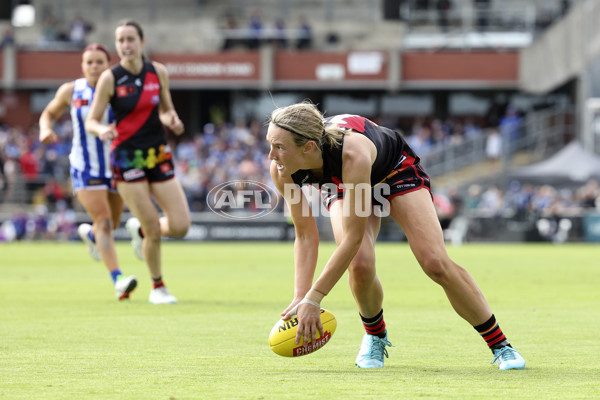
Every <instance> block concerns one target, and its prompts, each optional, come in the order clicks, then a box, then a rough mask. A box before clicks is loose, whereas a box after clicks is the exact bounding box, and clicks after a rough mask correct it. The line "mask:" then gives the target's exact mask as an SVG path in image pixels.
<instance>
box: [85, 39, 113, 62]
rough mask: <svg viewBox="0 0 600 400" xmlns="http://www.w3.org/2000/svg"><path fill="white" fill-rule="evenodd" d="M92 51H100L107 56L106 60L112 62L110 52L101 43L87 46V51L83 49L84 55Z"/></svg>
mask: <svg viewBox="0 0 600 400" xmlns="http://www.w3.org/2000/svg"><path fill="white" fill-rule="evenodd" d="M90 50H100V51H101V52H103V53H104V54H106V58H107V59H108V61H110V54H109V53H108V50H106V47H104V46H102V45H101V44H100V43H90V44H88V45H87V46H85V49H83V53H85V52H86V51H90Z"/></svg>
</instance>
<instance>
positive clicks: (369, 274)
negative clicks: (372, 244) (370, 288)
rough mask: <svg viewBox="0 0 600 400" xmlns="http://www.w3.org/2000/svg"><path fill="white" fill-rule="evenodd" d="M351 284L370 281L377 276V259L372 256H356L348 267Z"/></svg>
mask: <svg viewBox="0 0 600 400" xmlns="http://www.w3.org/2000/svg"><path fill="white" fill-rule="evenodd" d="M348 271H349V272H348V278H349V279H350V284H351V285H361V284H364V283H369V282H371V280H373V278H374V277H375V261H374V260H373V259H372V258H370V257H360V256H359V255H357V256H356V257H354V259H353V260H352V262H351V263H350V266H349V267H348Z"/></svg>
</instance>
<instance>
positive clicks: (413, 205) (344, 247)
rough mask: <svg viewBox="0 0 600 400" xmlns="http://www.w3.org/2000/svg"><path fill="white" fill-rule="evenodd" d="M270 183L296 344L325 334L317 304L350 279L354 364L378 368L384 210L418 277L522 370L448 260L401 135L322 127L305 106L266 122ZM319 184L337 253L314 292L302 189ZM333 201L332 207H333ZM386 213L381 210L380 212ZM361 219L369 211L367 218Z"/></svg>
mask: <svg viewBox="0 0 600 400" xmlns="http://www.w3.org/2000/svg"><path fill="white" fill-rule="evenodd" d="M267 141H268V142H269V144H270V146H271V151H270V153H269V158H270V159H271V160H272V162H271V178H272V179H273V182H274V183H275V186H277V188H278V190H279V191H280V193H281V194H282V195H283V197H284V198H285V200H286V203H287V205H288V207H289V209H290V214H291V217H292V220H293V222H294V227H295V232H296V240H295V243H294V264H295V271H296V272H295V292H294V299H293V300H292V302H291V303H290V305H289V306H288V307H287V308H286V309H285V310H284V311H283V312H282V314H281V315H282V316H283V317H284V319H289V318H290V317H291V316H292V315H294V314H297V315H298V318H299V323H298V334H297V337H296V342H297V343H298V342H299V340H300V337H301V336H302V335H304V337H305V338H308V340H309V341H310V340H312V341H314V340H315V339H316V335H317V331H319V332H320V333H321V334H323V332H322V330H323V327H322V325H321V322H320V318H319V308H320V303H321V301H322V299H323V297H324V296H326V295H327V294H328V293H329V292H330V291H331V289H332V288H333V287H334V286H335V284H336V283H337V281H338V280H339V279H340V278H341V277H342V275H343V274H344V272H345V271H346V269H348V273H349V282H350V289H351V291H352V294H353V295H354V298H355V300H356V303H357V305H358V309H359V312H360V316H361V319H362V322H363V325H364V328H365V331H366V333H365V335H364V337H363V340H362V343H361V348H360V350H359V354H358V356H357V358H356V365H357V366H358V367H361V368H381V367H383V362H384V357H387V355H388V352H387V349H386V346H391V343H390V342H389V341H388V336H387V330H386V328H385V322H384V319H383V308H382V305H383V289H382V286H381V283H380V281H379V279H378V277H377V274H376V272H375V241H376V239H377V235H378V233H379V228H380V224H381V215H383V214H382V212H384V211H385V210H388V211H389V215H390V216H391V217H392V218H393V219H394V221H396V223H397V224H398V225H399V226H400V227H401V228H402V230H403V231H404V233H405V234H406V237H407V239H408V242H409V244H410V248H411V250H412V252H413V254H414V255H415V257H416V258H417V261H418V262H419V264H420V265H421V267H422V268H423V271H425V273H426V274H427V275H428V276H429V277H430V278H431V279H432V280H433V281H434V282H436V283H438V284H439V285H440V286H442V288H443V289H444V291H445V292H446V295H447V297H448V299H449V300H450V304H451V305H452V307H454V310H455V311H456V312H457V313H458V314H459V315H460V316H461V317H462V318H464V319H465V320H466V321H467V322H469V323H470V324H471V325H472V326H473V327H474V328H475V329H476V330H477V332H479V334H480V335H481V336H482V337H483V339H484V340H485V341H486V343H487V345H488V347H489V348H490V349H491V351H492V352H493V354H494V359H493V362H496V361H498V366H499V368H500V369H523V368H525V360H524V359H523V357H522V356H521V355H520V354H519V352H517V351H516V350H515V349H513V348H512V346H511V345H510V343H509V342H508V340H507V338H506V336H505V335H504V334H503V332H502V330H501V329H500V326H499V325H498V323H497V322H496V319H495V317H494V315H493V314H492V311H491V310H490V307H489V306H488V303H487V301H486V300H485V298H484V296H483V294H482V293H481V291H480V290H479V287H478V286H477V284H476V283H475V281H474V280H473V278H472V277H471V275H470V274H469V273H468V272H467V271H466V270H465V269H464V268H462V267H461V266H459V265H458V264H456V263H455V262H454V261H452V260H451V259H450V258H449V256H448V253H447V252H446V248H445V244H444V237H443V233H442V229H441V226H440V223H439V220H438V218H437V215H436V212H435V208H434V206H433V202H432V197H431V192H430V183H429V177H428V176H427V174H426V173H425V172H424V171H423V170H422V169H421V167H420V165H419V163H420V160H419V157H418V156H417V155H416V154H415V153H414V152H413V150H412V149H411V148H410V147H409V146H408V144H407V143H406V142H405V141H404V139H403V138H402V137H401V136H400V134H398V133H396V132H394V131H392V130H390V129H388V128H385V127H381V126H378V125H376V124H375V123H373V122H371V121H369V120H368V119H366V118H363V117H361V116H357V115H349V114H344V115H337V116H334V117H332V118H328V119H324V118H323V115H322V114H321V113H320V112H319V110H318V109H317V108H316V107H315V106H314V105H313V104H310V103H307V102H304V103H299V104H294V105H291V106H288V107H283V108H279V109H276V110H275V111H273V113H272V114H271V120H270V124H269V129H268V132H267ZM306 184H312V185H318V186H319V188H320V189H321V193H322V195H323V198H324V201H325V203H326V205H327V206H328V207H329V211H330V216H331V224H332V226H333V232H334V235H335V239H336V242H337V248H336V250H335V251H334V252H333V254H332V255H331V257H330V258H329V261H328V262H327V264H326V265H325V267H324V269H323V272H322V273H321V274H320V275H319V277H318V278H317V280H316V281H315V282H314V284H313V278H314V272H315V268H316V263H317V251H318V245H319V237H318V236H319V234H318V230H317V225H316V223H315V219H314V217H313V216H312V212H311V211H310V208H309V207H308V201H307V199H306V198H305V197H304V194H303V193H302V190H301V186H302V185H306ZM338 200H339V201H338ZM382 207H383V208H382ZM365 211H366V212H365Z"/></svg>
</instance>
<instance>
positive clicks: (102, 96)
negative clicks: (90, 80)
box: [85, 70, 117, 141]
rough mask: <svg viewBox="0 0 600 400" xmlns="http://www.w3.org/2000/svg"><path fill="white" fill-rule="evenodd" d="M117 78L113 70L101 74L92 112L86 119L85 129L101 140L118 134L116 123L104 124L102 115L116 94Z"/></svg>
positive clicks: (109, 138)
mask: <svg viewBox="0 0 600 400" xmlns="http://www.w3.org/2000/svg"><path fill="white" fill-rule="evenodd" d="M114 84H115V78H114V75H113V74H112V71H111V70H106V71H104V72H103V73H102V75H100V78H99V79H98V84H97V85H96V93H95V94H94V100H93V101H92V107H91V108H90V113H89V115H88V117H87V119H86V120H85V129H86V130H87V131H88V132H91V133H93V134H94V135H96V136H98V137H99V138H100V140H102V141H104V140H111V139H114V138H115V137H116V136H117V131H116V129H115V127H114V125H104V124H103V123H102V122H100V121H102V115H103V114H104V110H105V109H106V107H107V106H108V102H109V101H110V98H111V97H112V96H113V94H114Z"/></svg>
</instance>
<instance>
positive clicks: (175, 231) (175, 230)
mask: <svg viewBox="0 0 600 400" xmlns="http://www.w3.org/2000/svg"><path fill="white" fill-rule="evenodd" d="M189 229H190V225H189V224H187V225H180V226H175V227H172V228H171V236H172V237H174V238H176V239H181V238H183V237H184V236H185V235H187V233H188V230H189Z"/></svg>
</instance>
